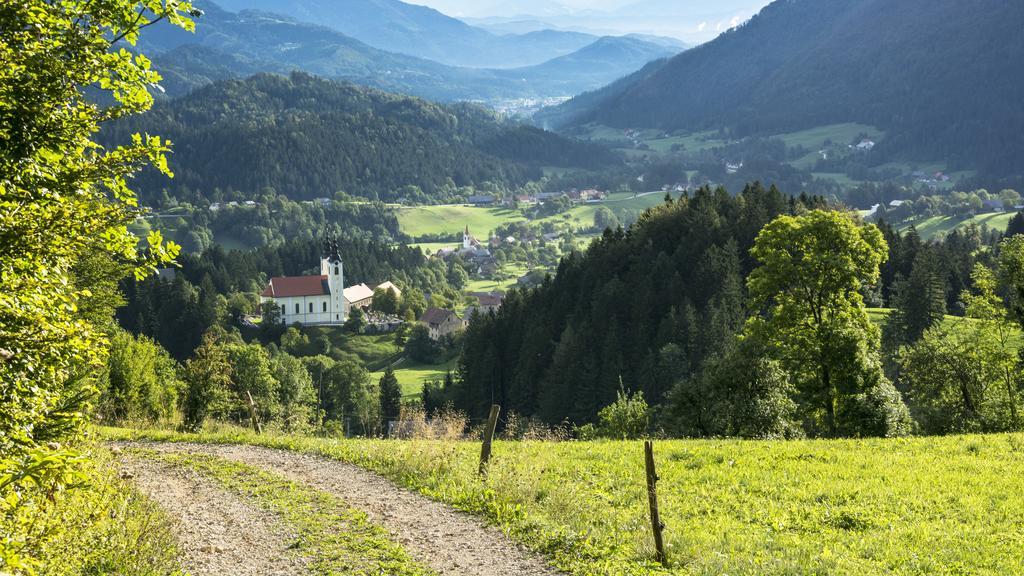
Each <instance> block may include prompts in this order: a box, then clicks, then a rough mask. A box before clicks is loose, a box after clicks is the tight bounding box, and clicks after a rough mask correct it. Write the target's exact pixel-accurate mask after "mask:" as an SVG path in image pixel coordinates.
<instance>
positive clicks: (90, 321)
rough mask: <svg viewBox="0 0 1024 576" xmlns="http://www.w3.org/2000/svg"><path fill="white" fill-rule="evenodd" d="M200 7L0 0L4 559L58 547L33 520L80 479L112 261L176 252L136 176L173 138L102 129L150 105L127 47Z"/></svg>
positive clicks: (136, 261) (148, 268) (151, 262)
mask: <svg viewBox="0 0 1024 576" xmlns="http://www.w3.org/2000/svg"><path fill="white" fill-rule="evenodd" d="M191 11H192V6H191V4H190V3H188V2H183V1H179V0H144V1H129V0H61V1H52V0H24V1H19V2H4V3H0V286H3V290H0V502H2V504H3V507H4V522H11V524H10V525H9V526H10V528H11V530H10V531H5V532H4V533H3V538H0V572H4V573H10V572H13V573H23V572H32V570H33V568H34V567H35V566H36V565H38V564H39V561H40V559H41V557H40V556H38V555H39V554H44V555H45V554H46V550H47V546H49V545H50V544H49V542H48V538H49V535H48V534H46V533H42V534H35V533H34V532H33V530H35V529H36V528H37V527H38V525H37V523H36V522H35V520H39V519H42V517H41V514H42V512H40V511H39V510H38V509H37V507H38V506H39V505H40V503H41V502H43V501H47V502H56V500H54V498H55V495H56V494H57V493H60V492H61V491H63V490H64V489H67V488H73V487H75V486H76V485H77V484H78V480H79V479H78V477H77V474H78V470H80V468H78V467H79V466H80V465H81V464H79V463H78V462H77V461H76V455H75V453H74V452H73V451H68V450H63V449H60V446H59V444H57V441H61V440H64V439H65V438H67V437H69V436H72V435H73V434H74V432H75V431H76V428H77V426H78V424H79V423H80V421H81V420H82V417H83V412H84V410H85V408H86V405H87V401H88V399H89V397H90V395H91V394H92V393H93V391H94V386H93V380H94V378H95V376H96V373H97V369H98V368H100V366H101V365H102V363H103V360H104V359H105V356H106V348H107V342H106V340H107V335H106V334H105V333H104V326H102V324H103V323H106V322H108V321H109V318H110V317H111V316H112V315H113V307H115V306H117V304H116V301H117V298H116V293H115V292H114V291H113V289H112V287H110V286H109V279H110V278H109V275H110V274H112V272H111V270H113V269H115V268H117V267H119V266H123V267H124V268H126V269H128V270H134V271H135V273H136V275H138V276H139V277H141V276H143V275H145V274H146V273H147V272H152V271H154V269H155V267H156V266H157V265H161V264H163V263H166V262H168V261H170V260H171V259H173V257H174V256H175V255H176V254H177V247H176V246H175V245H173V244H171V243H168V244H164V243H163V241H162V238H161V236H160V234H158V233H151V234H150V235H149V236H148V237H147V239H146V240H147V241H146V245H147V247H146V249H145V250H139V249H138V244H139V242H138V239H137V238H136V237H135V236H133V235H131V234H130V233H129V232H128V229H127V224H128V223H130V222H132V221H133V220H134V219H135V217H136V216H137V215H138V213H139V211H138V203H137V201H136V198H135V195H134V194H133V192H132V191H131V190H130V189H129V187H128V181H129V179H130V178H131V176H132V175H133V174H134V173H135V172H136V171H137V170H138V169H139V168H140V167H141V166H143V165H145V164H152V165H153V166H154V167H156V169H157V170H159V171H160V172H162V173H163V174H164V175H169V174H170V171H169V169H168V166H167V161H166V158H165V153H166V152H167V151H168V150H169V145H168V143H167V142H165V141H164V140H163V139H161V138H159V137H157V136H149V135H147V136H142V135H138V134H136V135H133V136H132V138H130V139H129V140H126V141H124V142H123V144H124V146H122V147H116V148H107V149H105V148H103V147H100V146H99V145H97V144H96V142H95V135H96V133H97V132H98V131H99V129H100V126H101V125H102V124H103V123H105V122H108V121H110V120H113V119H117V118H122V117H125V116H128V115H130V114H134V113H138V112H142V111H144V110H146V109H147V108H149V106H150V105H151V104H152V98H151V96H150V94H149V92H148V90H147V89H148V88H149V87H150V86H152V85H154V84H156V83H157V82H159V80H160V76H159V75H158V74H156V72H154V71H153V70H151V69H150V62H149V60H148V59H147V58H146V57H145V56H143V55H141V54H135V53H132V52H131V51H130V50H129V49H128V45H129V44H132V45H134V44H135V41H136V39H137V38H138V34H139V31H140V30H141V29H142V28H144V27H146V26H147V25H148V24H149V23H151V22H154V21H158V20H164V19H166V20H168V21H169V22H170V23H172V24H174V25H177V26H179V27H181V28H185V29H191V28H192V22H191V20H189V18H188V15H189V14H190V13H191ZM87 90H92V92H91V93H88V94H87ZM100 102H104V103H105V104H101V103H100ZM103 270H107V272H106V273H102V271H103ZM97 271H100V273H98V274H97V273H96V272H97ZM122 372H123V373H127V371H122ZM115 376H116V375H115ZM94 495H95V493H94V491H86V492H83V493H81V494H72V495H71V498H83V499H88V498H91V497H93V496H94ZM34 510H35V511H34ZM33 511H34V512H33ZM66 512H67V513H68V514H74V513H73V512H72V511H70V510H69V511H66ZM54 513H55V514H60V513H64V511H61V510H55V511H54ZM24 518H31V519H33V521H30V522H23V521H21V520H23V519H24ZM55 537H56V536H55ZM33 542H34V544H32V543H33ZM109 543H110V542H105V543H104V544H109ZM92 550H93V552H95V553H96V554H103V550H104V548H103V546H98V547H96V548H93V549H92ZM69 557H72V556H69ZM102 572H104V573H109V572H106V571H105V570H103V571H102ZM46 573H47V574H54V573H59V572H57V571H55V570H47V572H46Z"/></svg>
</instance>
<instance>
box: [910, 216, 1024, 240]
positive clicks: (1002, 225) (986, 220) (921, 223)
mask: <svg viewBox="0 0 1024 576" xmlns="http://www.w3.org/2000/svg"><path fill="white" fill-rule="evenodd" d="M1014 214H1015V212H989V213H986V214H978V215H977V216H972V217H970V218H955V217H952V216H933V217H931V218H922V219H919V220H915V221H913V222H907V223H905V224H901V225H900V226H899V229H900V230H901V231H903V230H906V229H907V228H910V226H911V225H913V226H914V227H915V228H917V233H918V234H920V235H921V237H922V238H924V239H925V240H931V239H933V238H938V237H940V236H945V235H946V234H949V233H950V232H952V231H953V230H956V229H958V228H963V227H965V226H968V225H970V224H976V225H978V226H987V227H988V228H989V229H991V230H1000V231H1005V230H1006V226H1007V225H1009V223H1010V220H1011V219H1013V216H1014Z"/></svg>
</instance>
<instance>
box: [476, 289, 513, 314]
mask: <svg viewBox="0 0 1024 576" xmlns="http://www.w3.org/2000/svg"><path fill="white" fill-rule="evenodd" d="M473 296H476V298H477V301H478V302H479V305H477V306H475V307H474V309H475V310H477V311H478V312H480V313H481V314H489V313H491V312H494V313H497V312H498V310H499V309H501V305H502V304H503V303H504V302H505V295H504V294H502V293H501V292H478V293H476V294H473Z"/></svg>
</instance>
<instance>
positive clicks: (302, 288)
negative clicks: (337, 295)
mask: <svg viewBox="0 0 1024 576" xmlns="http://www.w3.org/2000/svg"><path fill="white" fill-rule="evenodd" d="M330 294H331V288H330V286H329V285H328V283H327V276H289V277H278V278H271V279H270V284H268V285H267V289H266V290H264V291H263V293H262V294H260V295H261V296H264V297H267V298H295V297H300V296H329V295H330Z"/></svg>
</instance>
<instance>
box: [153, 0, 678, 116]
mask: <svg viewBox="0 0 1024 576" xmlns="http://www.w3.org/2000/svg"><path fill="white" fill-rule="evenodd" d="M380 1H384V0H380ZM394 4H401V3H400V2H394ZM199 5H200V6H202V8H203V10H204V12H205V14H204V15H203V16H202V17H201V18H200V19H199V21H198V22H197V26H196V32H195V34H190V33H187V32H184V31H182V30H180V29H177V28H174V27H171V26H156V27H154V28H153V29H152V30H149V31H147V34H146V35H145V36H144V37H143V40H142V41H141V42H140V45H139V48H140V49H141V50H142V51H143V52H144V53H146V54H147V55H149V56H151V57H153V59H154V61H155V63H156V66H157V69H158V70H160V71H161V72H162V73H163V74H164V76H165V77H166V81H165V83H164V88H165V90H167V93H168V95H170V96H178V95H181V94H184V93H187V92H188V91H190V90H192V89H195V88H196V87H199V86H203V85H205V84H208V83H210V82H212V81H216V80H221V79H226V78H231V77H244V76H247V75H250V74H253V73H256V72H279V73H280V72H288V71H291V70H303V71H307V72H310V73H313V74H317V75H320V76H324V77H327V78H333V79H343V80H349V81H352V82H356V83H358V84H363V85H366V86H372V87H376V88H381V89H384V90H388V91H392V92H401V93H407V94H413V95H417V96H423V97H427V98H431V99H434V100H441V101H452V100H476V101H497V100H507V99H517V98H549V97H559V96H571V95H573V94H577V93H580V92H582V91H585V90H592V89H595V88H598V87H600V86H601V85H603V84H606V83H608V82H610V81H612V80H614V79H616V78H618V77H621V76H624V75H627V74H629V73H630V72H632V71H634V70H636V69H637V68H639V67H641V66H643V65H644V64H646V63H647V62H649V61H651V60H655V59H659V58H663V57H666V56H668V55H671V54H675V53H676V52H677V51H678V49H677V48H674V47H672V45H671V43H669V44H668V45H666V43H665V42H662V41H651V40H649V39H639V38H635V37H623V38H589V37H588V40H589V41H588V42H587V43H586V44H585V45H584V46H583V47H582V48H581V49H580V50H578V51H576V52H571V53H570V54H569V55H567V59H562V58H563V57H559V58H556V59H554V60H553V61H551V62H547V63H544V64H539V65H536V66H532V67H524V68H516V69H494V70H488V69H475V68H465V67H455V66H448V65H444V64H440V63H438V62H434V61H432V60H428V59H425V58H417V57H413V56H408V55H406V54H399V53H395V52H388V51H385V50H381V49H378V48H374V47H372V46H370V45H368V44H366V43H364V42H361V41H359V40H357V39H355V38H352V37H350V36H347V35H346V34H343V33H341V32H339V31H337V30H334V29H332V28H329V27H326V26H318V25H314V24H309V23H305V22H300V21H298V20H295V19H293V18H290V17H287V16H282V15H278V14H271V13H267V12H257V11H244V12H241V13H234V12H229V11H226V10H224V9H222V8H220V7H219V6H217V5H216V4H213V3H211V2H200V3H199ZM402 6H408V5H404V4H403V5H402ZM434 14H437V13H434ZM448 20H451V19H447V20H445V19H441V20H440V22H442V23H444V24H445V26H448V25H450V23H448ZM544 34H545V33H539V35H541V36H543V35H544ZM530 36H535V35H530ZM552 69H557V70H558V75H557V76H554V75H552V74H551V70H552Z"/></svg>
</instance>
